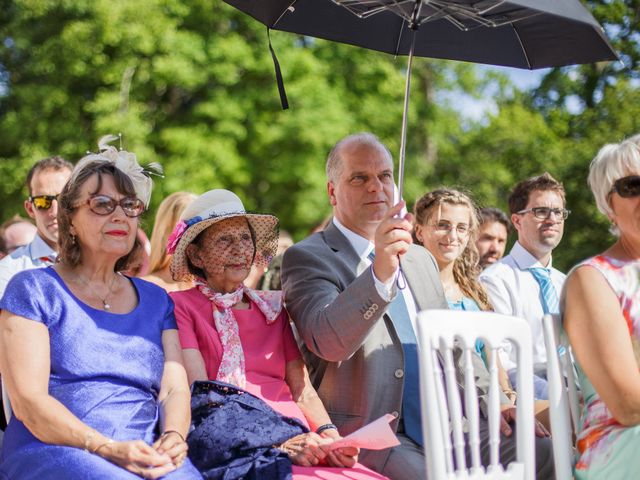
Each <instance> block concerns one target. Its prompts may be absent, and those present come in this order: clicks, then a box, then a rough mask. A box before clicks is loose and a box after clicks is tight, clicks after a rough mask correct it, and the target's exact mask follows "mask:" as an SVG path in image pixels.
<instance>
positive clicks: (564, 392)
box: [542, 315, 580, 480]
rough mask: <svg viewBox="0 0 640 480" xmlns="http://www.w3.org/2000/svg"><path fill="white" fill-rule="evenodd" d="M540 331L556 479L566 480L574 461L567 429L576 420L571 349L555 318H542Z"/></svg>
mask: <svg viewBox="0 0 640 480" xmlns="http://www.w3.org/2000/svg"><path fill="white" fill-rule="evenodd" d="M542 328H543V332H544V344H545V347H546V349H547V381H548V384H549V416H550V420H551V433H552V436H551V440H552V442H553V460H554V462H555V467H556V478H558V479H560V480H563V479H568V478H569V479H570V478H572V475H573V466H574V460H575V457H574V453H573V441H572V430H571V426H572V424H573V431H575V432H577V431H578V430H577V428H578V421H579V418H580V411H579V402H578V392H577V389H576V381H575V376H574V373H573V363H572V361H571V349H570V346H569V341H568V339H567V336H566V334H565V333H564V332H563V330H562V329H561V328H560V318H559V317H558V316H557V315H545V316H544V317H543V319H542Z"/></svg>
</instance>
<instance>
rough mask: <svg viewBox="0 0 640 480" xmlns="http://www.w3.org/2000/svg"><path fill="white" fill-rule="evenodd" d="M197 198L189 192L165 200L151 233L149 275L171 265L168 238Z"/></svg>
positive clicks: (170, 196)
mask: <svg viewBox="0 0 640 480" xmlns="http://www.w3.org/2000/svg"><path fill="white" fill-rule="evenodd" d="M195 198H196V196H195V195H194V194H193V193H189V192H175V193H172V194H171V195H169V196H168V197H167V198H165V199H164V200H163V201H162V203H160V206H159V207H158V212H157V213H156V219H155V222H154V224H153V232H151V256H150V257H149V273H153V272H157V271H158V270H162V269H164V268H166V267H167V265H169V262H170V261H171V257H170V256H169V255H168V254H167V238H169V235H171V232H172V231H173V228H174V227H175V226H176V223H178V221H179V220H180V214H181V213H182V211H183V210H184V209H185V208H187V205H189V204H190V203H191V202H192V201H193V200H194V199H195Z"/></svg>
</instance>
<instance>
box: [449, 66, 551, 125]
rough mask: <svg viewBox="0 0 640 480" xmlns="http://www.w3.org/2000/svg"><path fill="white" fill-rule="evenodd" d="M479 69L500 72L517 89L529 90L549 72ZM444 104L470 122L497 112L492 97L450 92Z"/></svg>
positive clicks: (484, 67)
mask: <svg viewBox="0 0 640 480" xmlns="http://www.w3.org/2000/svg"><path fill="white" fill-rule="evenodd" d="M479 68H482V69H486V70H492V71H496V72H500V73H502V74H504V75H506V76H508V77H509V78H510V79H511V81H512V82H513V84H514V85H515V86H516V88H518V89H520V90H528V89H530V88H535V87H537V86H538V84H539V83H540V79H541V78H542V77H543V76H544V75H545V74H546V73H547V72H548V69H543V70H523V69H520V68H509V67H490V66H481V67H479ZM441 99H442V100H443V101H444V102H447V103H448V104H450V105H451V106H452V107H453V108H455V109H456V110H458V111H459V112H461V113H462V114H463V116H465V117H466V118H468V119H469V120H482V119H483V118H485V117H486V115H487V114H488V113H495V112H496V109H497V107H496V104H495V102H494V101H493V99H492V98H491V97H490V96H487V97H485V98H482V99H477V98H473V97H471V96H469V95H465V94H461V93H460V92H449V93H447V94H444V95H442V96H441Z"/></svg>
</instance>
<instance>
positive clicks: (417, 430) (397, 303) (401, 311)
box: [369, 251, 424, 446]
mask: <svg viewBox="0 0 640 480" xmlns="http://www.w3.org/2000/svg"><path fill="white" fill-rule="evenodd" d="M374 258H375V254H374V252H373V251H372V252H371V253H370V254H369V259H370V260H371V261H372V262H373V260H374ZM387 314H388V315H389V316H390V317H391V321H392V322H393V326H394V327H395V329H396V333H397V334H398V337H399V338H400V341H401V342H402V350H403V351H404V392H403V395H402V419H403V422H404V432H405V434H406V435H407V436H408V437H409V438H410V439H412V440H413V441H414V442H416V443H417V444H418V445H420V446H423V445H424V443H423V440H422V420H421V417H420V383H419V382H420V380H419V377H418V345H417V341H416V334H415V332H414V331H413V325H411V318H410V317H409V310H407V304H406V303H405V301H404V295H403V294H402V292H401V291H399V292H398V294H397V295H396V298H394V299H393V300H392V302H391V303H390V304H389V307H388V308H387Z"/></svg>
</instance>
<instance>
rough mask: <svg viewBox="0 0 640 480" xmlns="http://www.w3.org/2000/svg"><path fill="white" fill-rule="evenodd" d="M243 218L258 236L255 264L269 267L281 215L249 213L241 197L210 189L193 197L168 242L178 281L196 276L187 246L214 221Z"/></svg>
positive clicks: (174, 276) (256, 236)
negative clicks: (192, 271)
mask: <svg viewBox="0 0 640 480" xmlns="http://www.w3.org/2000/svg"><path fill="white" fill-rule="evenodd" d="M235 217H244V218H246V219H247V221H248V222H249V225H250V226H251V230H252V231H253V234H254V235H255V239H254V240H255V249H256V253H255V257H254V260H253V263H254V264H255V265H258V266H265V267H266V266H267V265H268V264H269V262H270V261H271V259H272V258H273V257H274V256H275V254H276V250H277V248H278V218H277V217H275V216H273V215H268V214H260V213H248V212H247V211H246V210H245V209H244V205H243V204H242V200H240V198H238V196H237V195H236V194H235V193H233V192H230V191H229V190H222V189H216V190H209V191H208V192H206V193H203V194H202V195H200V196H199V197H198V198H196V199H195V200H193V201H192V202H191V203H190V204H189V205H188V206H187V208H185V210H184V211H183V212H182V215H181V216H180V222H178V224H177V225H176V227H175V229H174V230H173V233H172V234H171V235H170V236H169V239H168V241H167V253H170V254H173V257H172V258H171V266H170V270H171V276H172V277H173V279H174V280H175V281H185V280H191V279H193V274H192V273H191V272H190V271H189V264H188V260H187V253H186V250H187V246H188V245H189V244H190V243H191V242H193V240H194V239H195V238H196V237H197V236H198V235H199V234H200V232H202V231H204V230H205V229H207V228H208V227H210V226H211V225H213V224H214V223H217V222H219V221H221V220H225V219H227V218H235Z"/></svg>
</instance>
